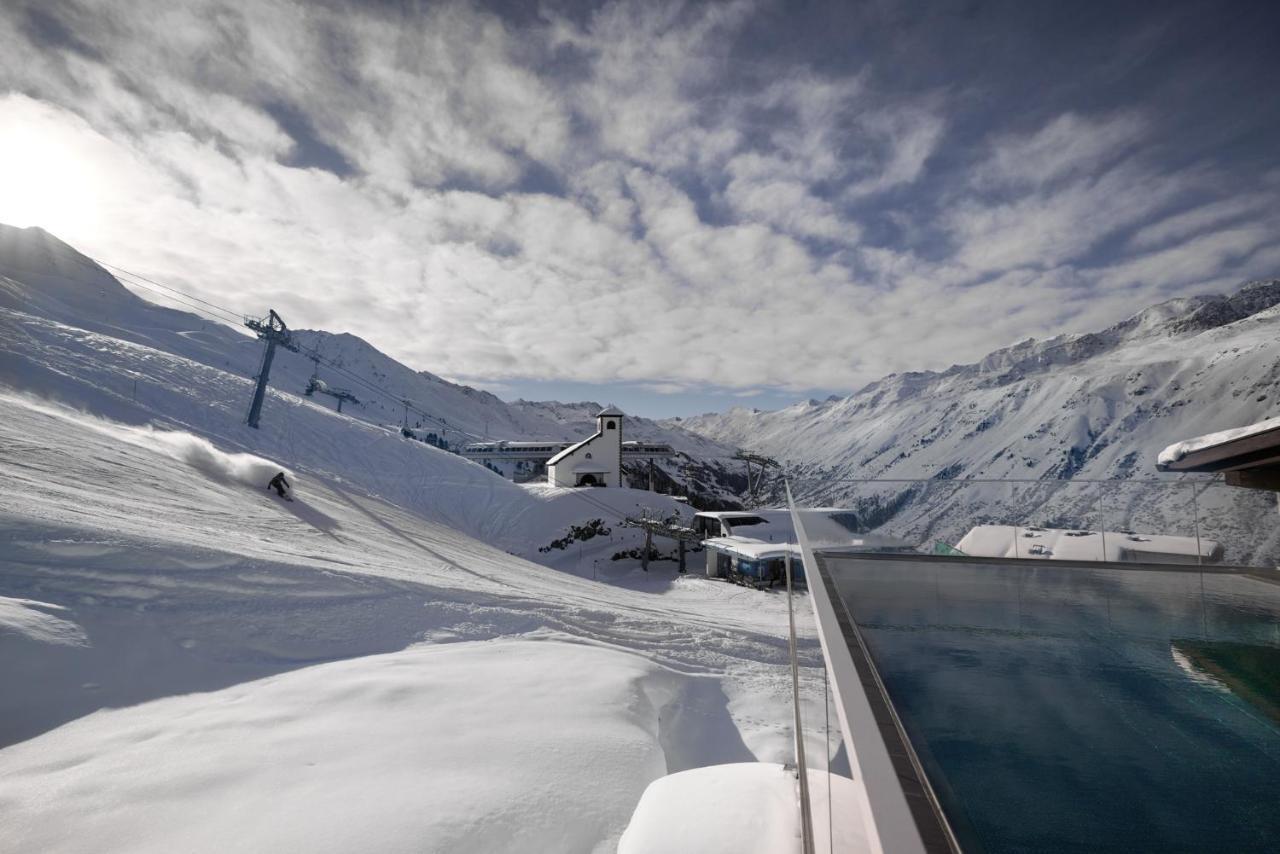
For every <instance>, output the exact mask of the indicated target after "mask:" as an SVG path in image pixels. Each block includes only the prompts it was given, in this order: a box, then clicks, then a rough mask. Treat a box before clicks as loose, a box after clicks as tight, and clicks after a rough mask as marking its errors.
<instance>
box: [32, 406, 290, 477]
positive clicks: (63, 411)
mask: <svg viewBox="0 0 1280 854" xmlns="http://www.w3.org/2000/svg"><path fill="white" fill-rule="evenodd" d="M22 404H23V405H24V406H26V407H28V408H30V409H34V410H36V411H38V412H42V413H44V414H45V415H51V416H53V417H55V418H59V419H61V420H63V421H69V422H73V423H76V424H79V425H82V426H84V427H86V428H88V429H90V430H92V431H93V432H95V433H99V434H101V435H104V436H108V437H110V438H112V439H115V440H117V441H120V442H127V443H128V444H130V445H136V446H138V447H142V448H148V449H150V450H152V451H155V452H157V453H159V454H163V455H164V456H166V457H169V458H170V459H173V460H176V461H177V462H180V463H183V464H185V465H187V466H190V467H191V468H193V469H195V470H196V471H198V472H199V473H200V474H202V475H204V476H205V477H206V478H208V479H209V480H212V481H215V482H217V483H222V484H227V485H237V484H238V485H243V486H252V487H255V488H259V489H261V488H262V487H264V486H266V484H267V481H269V480H271V478H272V477H274V476H275V475H276V473H277V472H284V473H285V477H287V478H288V479H289V482H290V484H291V485H294V486H295V487H296V476H295V475H294V473H293V472H292V471H291V470H290V469H288V468H286V467H285V466H282V465H281V464H280V463H277V462H273V461H272V460H269V459H266V458H264V457H259V456H257V455H255V454H246V453H234V452H228V451H223V450H219V449H218V448H217V447H215V446H214V444H213V443H212V442H210V441H209V440H208V439H206V438H204V437H203V436H196V435H193V434H191V433H188V432H186V431H183V430H163V429H160V428H158V427H154V426H152V425H150V424H148V425H145V426H142V427H132V426H129V425H126V424H119V423H116V422H113V421H107V420H104V419H102V418H98V417H96V416H93V415H90V414H88V413H85V412H80V411H77V410H73V409H68V408H64V407H60V406H55V405H50V404H47V403H44V402H36V401H34V400H33V399H32V398H29V397H25V396H24V397H23V398H22Z"/></svg>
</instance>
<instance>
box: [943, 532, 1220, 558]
mask: <svg viewBox="0 0 1280 854" xmlns="http://www.w3.org/2000/svg"><path fill="white" fill-rule="evenodd" d="M956 548H957V549H959V550H960V551H962V552H964V553H965V554H966V555H970V556H972V557H1003V558H1041V559H1045V560H1107V561H1140V562H1141V561H1152V562H1158V563H1166V562H1178V563H1182V562H1189V563H1195V562H1196V560H1197V557H1196V556H1197V553H1198V554H1199V558H1200V560H1203V561H1205V562H1206V563H1214V562H1216V561H1218V560H1221V559H1222V552H1223V549H1222V546H1221V545H1219V544H1218V543H1217V542H1215V541H1214V540H1208V539H1203V538H1200V539H1197V538H1196V537H1187V536H1178V535H1174V534H1140V533H1137V532H1135V531H1085V530H1072V529H1067V528H1041V527H1037V526H1034V525H1027V526H1017V527H1015V526H1013V525H978V526H977V527H975V528H973V529H972V530H970V531H969V533H967V534H965V535H964V538H963V539H961V540H960V542H958V543H956ZM1180 559H1181V560H1180Z"/></svg>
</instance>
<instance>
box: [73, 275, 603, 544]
mask: <svg viewBox="0 0 1280 854" xmlns="http://www.w3.org/2000/svg"><path fill="white" fill-rule="evenodd" d="M63 254H64V255H66V257H68V258H70V259H71V260H72V261H74V262H75V263H77V264H79V265H80V266H82V267H85V268H86V269H93V268H92V266H91V265H90V264H86V263H85V262H84V260H82V259H88V260H89V261H90V262H92V263H93V264H97V265H98V266H99V267H101V268H110V269H111V270H114V271H116V273H117V274H123V275H124V276H125V277H127V279H128V280H129V284H131V285H135V286H137V287H139V288H142V289H144V290H148V291H151V292H153V293H158V294H160V295H162V296H167V297H169V298H170V299H173V300H174V301H175V302H178V303H179V304H181V305H183V306H184V307H185V308H190V309H191V310H192V311H194V312H196V313H197V314H199V315H201V316H202V317H205V318H206V319H209V320H213V321H215V322H218V323H225V322H227V321H226V320H225V319H224V318H221V317H218V316H215V315H213V314H211V313H210V312H209V311H207V310H205V309H202V308H201V307H200V306H206V307H207V308H212V309H215V310H217V311H220V312H223V313H224V314H226V315H227V316H228V317H229V318H232V319H233V320H234V322H235V323H236V324H237V325H239V324H240V323H241V322H242V321H243V319H244V317H245V316H246V315H245V314H243V313H242V312H236V311H233V310H232V309H229V308H227V307H226V306H221V305H218V304H216V303H213V302H210V301H208V300H205V299H201V298H200V297H197V296H195V295H194V294H189V293H187V292H186V291H183V290H182V289H180V288H176V287H173V286H171V285H165V284H162V283H160V282H157V281H155V280H154V279H151V278H148V277H146V276H142V275H139V274H137V273H133V272H131V271H129V270H126V269H125V268H123V267H119V266H116V265H115V264H109V263H107V262H105V261H100V260H99V259H97V258H94V257H92V256H89V255H83V254H82V253H77V254H74V255H72V254H69V253H66V252H64V253H63ZM64 278H65V277H64ZM157 288H158V289H160V290H157ZM183 298H186V299H189V300H191V301H192V302H184V301H183ZM300 349H301V350H302V352H303V353H305V354H307V355H308V357H309V358H311V359H313V360H314V361H315V362H317V363H319V364H323V365H325V366H326V367H328V368H329V369H331V370H333V371H335V372H337V373H339V374H341V375H342V376H344V377H347V378H348V379H350V380H351V381H353V382H356V383H359V384H360V385H362V386H364V387H365V388H368V389H370V390H372V391H374V392H377V393H378V394H381V395H383V396H384V397H386V398H387V399H388V400H391V401H393V402H395V403H399V404H401V405H403V406H405V407H406V408H407V409H408V410H409V411H410V412H413V413H414V414H416V415H419V416H421V417H422V418H424V419H426V420H427V421H429V422H431V423H433V424H436V425H438V426H439V427H440V428H441V429H444V430H452V431H453V432H456V433H458V434H460V435H462V436H466V437H468V438H471V439H477V440H483V439H484V438H486V437H483V436H480V435H479V434H477V433H472V432H470V431H469V430H463V429H461V428H459V427H456V426H454V425H451V424H449V423H448V422H447V421H443V420H442V419H439V418H436V417H435V416H433V415H431V414H430V413H429V412H426V411H425V410H423V409H421V408H419V407H418V406H416V405H414V404H412V403H410V402H408V401H406V400H405V399H404V398H402V397H398V396H396V395H395V394H393V393H392V392H391V391H389V390H387V389H385V388H383V387H381V386H379V385H377V384H375V383H373V382H371V381H369V380H368V379H366V378H364V377H362V376H360V375H359V374H356V373H353V372H351V371H349V370H347V369H346V368H344V367H343V366H342V365H339V364H337V363H335V362H333V361H332V360H330V359H328V358H326V357H324V356H323V355H321V353H320V347H319V346H318V345H317V346H316V347H306V346H301V347H300ZM570 494H572V495H573V496H575V497H576V498H578V499H579V500H580V501H583V502H585V503H586V504H588V505H590V506H591V507H593V508H594V509H596V510H599V511H600V512H602V513H603V514H605V515H606V516H608V517H611V518H614V519H617V520H618V521H624V520H625V519H626V515H625V514H624V513H621V512H620V511H618V510H616V509H615V508H612V507H610V506H609V505H607V504H605V503H603V502H601V501H598V500H596V499H594V498H591V497H590V496H588V495H586V494H585V493H583V492H581V491H578V490H575V491H573V492H572V493H570Z"/></svg>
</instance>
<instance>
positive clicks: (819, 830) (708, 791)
mask: <svg viewBox="0 0 1280 854" xmlns="http://www.w3.org/2000/svg"><path fill="white" fill-rule="evenodd" d="M828 787H830V790H831V791H830V794H831V796H832V797H831V801H832V802H834V803H838V804H841V805H844V804H850V803H853V802H854V799H855V798H856V797H857V794H856V791H855V789H856V784H855V783H854V782H853V780H850V779H848V778H847V777H838V776H835V775H833V774H827V773H825V772H821V771H810V772H809V790H810V798H811V803H812V805H813V810H814V828H813V829H814V836H815V840H814V841H815V843H816V844H815V846H814V847H815V849H816V850H819V851H828V850H831V851H840V852H846V854H858V852H864V851H870V850H871V849H870V846H869V845H868V844H867V838H866V834H865V833H864V832H863V830H862V828H861V826H860V825H859V824H858V819H857V814H856V812H855V811H854V810H848V809H844V810H840V811H839V812H838V813H835V812H833V813H832V814H831V815H830V816H829V815H828V798H827V794H828ZM798 850H800V805H799V787H798V786H797V785H796V775H795V774H794V773H792V772H791V771H789V770H787V769H785V768H783V766H781V765H775V764H772V763H764V762H743V763H736V764H732V765H712V766H710V767H707V768H697V769H694V770H692V771H682V772H681V773H679V774H671V775H669V776H667V777H663V778H662V779H660V780H655V781H654V782H652V783H650V784H649V788H647V789H646V790H645V793H644V797H642V798H641V799H640V803H639V804H638V805H637V806H636V811H635V814H634V815H632V817H631V823H630V824H628V825H627V831H626V833H624V834H623V835H622V839H621V841H620V842H619V843H618V854H670V852H672V851H697V852H699V854H756V852H758V854H774V852H778V851H798Z"/></svg>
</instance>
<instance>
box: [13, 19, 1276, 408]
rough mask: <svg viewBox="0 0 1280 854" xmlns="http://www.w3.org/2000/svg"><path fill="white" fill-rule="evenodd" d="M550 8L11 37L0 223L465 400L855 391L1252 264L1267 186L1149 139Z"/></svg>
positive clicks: (661, 27)
mask: <svg viewBox="0 0 1280 854" xmlns="http://www.w3.org/2000/svg"><path fill="white" fill-rule="evenodd" d="M566 9H568V7H561V6H558V5H556V4H549V5H548V6H547V7H544V8H541V9H539V10H537V11H533V10H523V11H522V12H520V13H519V14H518V15H517V14H516V13H513V14H512V15H508V16H506V17H504V16H502V15H499V14H497V13H495V12H493V11H491V10H489V9H488V8H485V7H482V6H479V5H475V4H470V3H465V2H448V3H442V4H430V5H426V6H423V7H421V8H418V7H414V8H408V7H401V6H399V5H396V4H386V5H377V4H375V5H350V6H348V5H344V4H341V3H337V2H333V3H324V4H295V3H289V2H284V0H261V2H255V3H253V4H244V3H235V2H229V0H187V2H181V3H176V2H159V0H143V2H137V3H130V4H123V5H119V4H118V5H114V6H107V5H104V4H100V3H95V2H87V0H85V2H80V0H64V2H59V3H56V4H38V3H34V2H19V3H13V4H7V5H6V6H5V7H4V9H3V10H0V89H2V90H3V91H6V92H8V93H9V94H6V95H2V96H0V128H4V129H9V128H21V129H22V131H23V133H25V134H27V136H28V137H30V138H31V139H34V140H35V142H34V143H30V144H28V143H23V148H22V150H23V151H26V152H28V153H27V154H23V155H22V156H21V157H15V158H13V159H12V161H13V162H11V163H9V164H7V168H8V169H9V172H10V173H12V174H14V175H17V174H23V175H28V176H36V178H38V180H36V179H32V180H30V181H28V183H30V184H32V186H34V187H35V188H36V189H35V190H33V191H32V192H31V193H30V194H29V196H28V197H24V198H12V193H11V194H10V197H8V198H5V199H0V205H6V206H9V207H3V206H0V211H5V210H11V211H13V214H12V215H15V216H16V215H17V214H19V213H22V212H23V211H24V210H25V211H26V212H28V213H30V212H33V211H36V210H37V208H36V206H35V204H34V201H35V198H36V196H38V195H40V193H39V190H40V188H42V187H54V186H56V187H59V188H61V189H60V190H59V192H60V193H64V196H62V197H61V198H62V201H60V202H59V203H58V204H55V205H50V204H45V205H44V207H43V208H42V209H39V210H41V211H42V213H41V216H42V217H47V219H46V220H42V221H45V224H46V225H48V226H49V227H50V229H51V230H52V231H54V232H55V233H57V234H58V235H59V236H60V237H63V238H64V239H67V240H68V241H70V242H72V243H73V244H75V245H77V246H79V247H81V248H83V249H85V250H86V251H88V252H90V253H91V254H94V255H97V256H99V257H102V258H103V259H104V260H108V261H111V262H113V263H118V264H121V265H123V266H125V267H128V268H130V269H137V270H139V271H141V272H145V273H147V274H148V275H151V276H153V277H155V278H158V279H160V280H162V281H169V282H172V283H173V284H175V285H178V286H181V287H183V288H187V289H189V290H191V291H192V292H193V293H197V294H199V295H200V296H202V297H203V298H206V299H210V300H212V301H214V302H217V303H219V304H222V305H227V306H229V307H231V308H233V309H235V310H237V311H246V312H256V313H261V312H262V311H264V310H265V309H266V308H267V307H272V308H276V309H277V310H279V311H280V312H281V313H282V314H283V315H284V316H285V317H286V318H287V319H288V321H289V323H290V324H291V325H293V326H297V327H305V326H316V327H324V328H328V329H332V330H335V331H351V332H353V333H355V334H359V335H361V336H363V337H365V338H367V339H369V340H370V341H371V342H373V343H374V344H376V345H377V346H378V347H379V348H380V349H382V350H384V351H386V352H389V353H391V354H392V355H394V356H396V357H397V358H400V359H402V360H404V361H406V362H407V363H409V364H411V365H414V366H415V367H419V368H422V369H427V370H430V371H432V372H434V373H437V374H440V375H445V376H450V377H456V378H460V379H462V380H465V381H468V382H471V383H473V384H476V385H482V386H484V387H488V388H512V387H518V385H519V383H520V381H521V380H522V379H526V378H540V379H543V380H560V381H578V382H593V383H603V382H625V383H632V384H635V385H636V386H637V387H640V386H643V387H644V388H646V389H649V390H665V391H667V392H670V393H677V392H680V393H684V392H687V391H689V390H690V389H696V388H715V389H719V390H725V391H726V393H729V394H734V393H736V394H740V395H743V396H748V395H755V394H757V393H760V392H762V391H764V393H769V392H768V391H766V390H776V389H780V388H781V389H794V390H797V391H802V390H803V391H807V390H809V389H826V390H841V391H847V390H850V389H852V388H855V387H857V386H859V385H861V384H863V383H864V382H866V381H869V380H871V379H874V378H876V377H877V376H879V375H880V374H882V373H884V372H887V371H890V370H909V369H919V368H928V367H945V366H946V365H948V364H951V363H953V362H959V361H964V360H968V359H974V358H978V357H980V356H982V355H983V354H984V353H985V352H987V351H988V350H990V349H992V348H993V347H995V346H999V345H1002V344H1006V343H1010V342H1012V341H1013V340H1017V339H1020V338H1025V337H1026V336H1027V335H1032V334H1034V335H1041V334H1054V333H1057V332H1061V331H1064V330H1068V329H1082V328H1088V326H1087V325H1086V324H1093V323H1105V322H1108V321H1110V320H1114V319H1115V316H1116V315H1117V314H1118V313H1122V312H1124V311H1128V310H1133V309H1137V308H1141V307H1142V304H1141V300H1144V299H1148V298H1150V299H1155V298H1160V297H1163V296H1165V295H1170V294H1171V293H1172V292H1174V291H1179V290H1191V289H1194V288H1195V287H1196V285H1197V282H1218V281H1220V280H1221V279H1222V277H1224V276H1234V275H1238V276H1241V277H1246V276H1250V275H1256V274H1259V273H1263V272H1267V268H1266V266H1265V265H1267V264H1274V263H1275V260H1274V258H1273V255H1272V254H1268V250H1267V249H1266V248H1265V246H1264V243H1265V240H1266V238H1265V235H1266V233H1267V232H1268V231H1269V232H1270V233H1271V234H1274V227H1275V222H1274V219H1273V218H1271V217H1270V216H1269V214H1267V213H1266V212H1267V211H1268V210H1274V209H1275V201H1276V197H1277V195H1278V187H1277V183H1278V182H1277V181H1276V180H1274V179H1272V180H1270V182H1268V181H1267V180H1257V181H1254V182H1253V184H1254V185H1253V186H1252V187H1251V188H1250V191H1249V192H1237V189H1238V183H1236V182H1235V181H1233V178H1232V174H1233V173H1232V172H1231V170H1230V169H1229V168H1228V167H1227V166H1225V165H1224V164H1222V163H1219V162H1215V161H1212V160H1206V159H1205V158H1204V157H1202V156H1200V157H1183V159H1182V160H1180V161H1178V162H1176V163H1173V162H1172V161H1167V160H1166V158H1164V157H1162V149H1161V148H1160V147H1159V146H1157V145H1156V144H1155V143H1156V141H1160V142H1161V143H1162V144H1163V145H1168V144H1169V143H1168V141H1167V140H1161V138H1160V124H1159V120H1160V116H1159V115H1158V114H1156V113H1154V112H1152V111H1151V110H1148V109H1144V110H1141V111H1139V110H1135V109H1133V108H1132V107H1128V106H1125V105H1119V106H1111V107H1108V108H1107V109H1098V110H1095V111H1092V112H1091V111H1087V110H1085V109H1083V108H1082V107H1080V106H1079V105H1078V104H1073V103H1064V104H1062V105H1044V108H1043V109H1040V110H1039V111H1038V112H1036V113H1035V114H1034V115H1028V116H1024V115H1023V114H1021V113H1018V112H1016V111H1014V110H1010V111H1008V115H1004V114H1002V115H1001V116H1000V117H999V118H997V119H991V118H990V117H987V118H986V120H985V121H979V120H978V119H977V118H975V115H977V114H976V113H975V112H973V107H972V106H971V101H972V98H973V97H976V96H973V95H971V94H966V95H965V96H964V97H959V96H958V95H957V93H956V92H955V91H954V90H952V89H948V88H947V85H946V84H933V83H928V84H919V85H913V86H910V87H907V88H903V87H902V86H901V85H900V82H898V81H896V80H895V74H894V73H893V72H899V71H903V70H907V71H909V70H913V69H915V68H916V66H913V65H912V64H910V63H907V62H903V63H902V64H900V65H899V66H895V67H893V68H889V67H886V66H885V65H884V64H882V63H881V64H877V62H876V61H874V57H873V55H872V54H870V53H867V54H866V57H868V58H864V57H863V55H862V54H861V53H859V54H857V55H853V53H854V52H853V51H852V49H851V48H850V49H848V50H846V49H845V47H843V46H842V47H841V51H842V52H841V53H840V54H838V58H839V59H840V60H841V62H835V61H833V60H832V57H831V56H830V55H828V56H826V57H825V58H824V57H818V56H814V57H813V60H812V61H809V59H808V58H807V57H806V56H804V55H803V51H802V52H801V55H800V56H799V58H797V56H796V54H795V53H794V52H793V53H791V54H787V53H786V52H785V51H783V50H781V49H779V48H776V47H775V46H774V44H773V42H774V41H775V40H773V39H771V38H770V39H765V38H762V37H761V34H760V33H759V32H757V31H756V30H754V29H753V28H754V27H757V26H758V25H759V22H760V21H762V20H764V21H775V22H776V21H778V20H780V18H779V15H780V14H781V13H782V12H785V11H786V10H785V8H784V7H782V6H780V5H779V4H777V3H775V2H771V1H770V0H759V2H729V3H708V4H693V3H670V2H656V3H649V2H607V3H602V4H600V5H599V6H598V7H596V8H593V9H589V10H577V9H568V10H566ZM782 18H786V16H785V15H782ZM784 24H785V22H784ZM770 35H771V36H772V35H773V33H770ZM890 37H891V36H886V38H890ZM782 41H785V40H779V43H782ZM846 53H847V54H849V55H848V56H846V55H845V54H846ZM917 65H919V63H917ZM986 82H987V83H988V84H990V81H989V80H988V81H986ZM980 94H981V93H980ZM966 98H968V99H969V100H966ZM966 110H969V112H966ZM3 139H4V137H3V135H2V133H0V146H2V145H3ZM14 150H17V147H16V144H15V148H14ZM42 151H43V152H46V153H50V152H58V155H57V157H54V156H52V155H51V154H50V155H49V156H45V155H42V154H40V153H39V152H42ZM31 152H36V153H31ZM1171 164H1172V165H1171ZM3 168H6V167H0V169H3ZM69 174H75V175H79V176H83V180H76V181H60V179H59V178H58V175H64V176H65V175H69ZM44 195H45V196H48V194H47V193H45V194H44ZM925 330H927V334H926V332H925Z"/></svg>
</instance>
